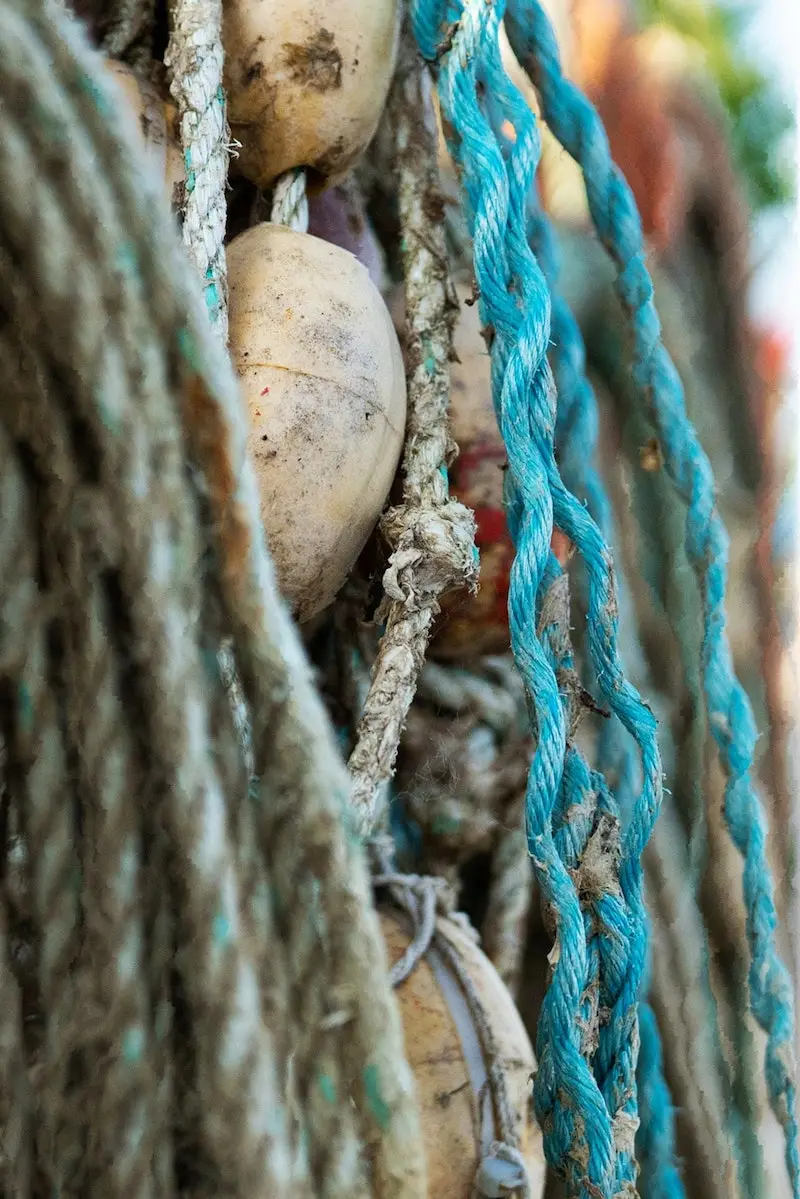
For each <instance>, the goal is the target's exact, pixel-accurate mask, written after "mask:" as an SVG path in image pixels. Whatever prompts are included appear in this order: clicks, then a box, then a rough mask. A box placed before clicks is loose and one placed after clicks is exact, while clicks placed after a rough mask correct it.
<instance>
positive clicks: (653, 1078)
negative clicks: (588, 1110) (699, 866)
mask: <svg viewBox="0 0 800 1199" xmlns="http://www.w3.org/2000/svg"><path fill="white" fill-rule="evenodd" d="M529 237H530V239H531V244H532V246H533V249H534V252H535V253H536V256H537V258H538V260H539V262H540V263H541V266H542V270H543V272H544V275H545V278H546V279H547V281H548V284H549V286H550V296H551V303H552V321H551V330H552V348H551V354H550V357H551V361H552V363H553V372H554V374H555V378H556V385H557V388H558V420H557V423H556V448H557V452H558V456H559V466H560V469H561V474H562V477H563V479H564V482H565V484H566V486H567V487H568V488H569V489H570V491H572V492H573V493H574V494H575V495H576V496H577V497H578V499H582V500H584V501H585V503H586V505H587V507H588V509H589V512H590V513H591V515H592V516H593V517H594V519H595V521H596V523H597V525H598V527H599V528H600V530H601V532H602V533H603V536H604V537H605V538H606V540H607V541H608V543H609V544H610V545H612V546H615V545H616V544H617V537H616V529H615V522H614V510H613V507H612V505H611V501H610V499H609V497H608V494H607V492H606V489H605V486H604V484H603V480H602V477H601V475H600V473H599V471H598V470H597V469H596V467H595V462H594V459H595V453H596V447H597V440H598V428H599V416H598V410H597V400H596V397H595V394H594V390H593V388H592V386H591V384H590V382H589V380H588V378H587V375H586V349H585V346H584V343H583V336H582V334H581V331H580V328H579V326H578V323H577V321H576V320H575V317H574V316H573V314H572V310H571V309H570V306H569V304H567V303H566V301H565V300H564V299H563V297H562V296H560V295H559V293H558V291H557V283H558V275H559V265H560V264H559V247H558V242H557V238H556V234H555V231H554V230H553V228H552V226H551V224H550V221H549V220H548V218H547V216H546V214H545V213H544V212H543V210H542V209H541V207H540V205H539V203H538V202H537V197H536V195H535V194H534V195H533V196H532V197H531V199H530V203H529ZM618 597H619V599H618V602H619V608H620V614H621V616H623V617H624V614H625V612H626V610H628V608H629V600H628V595H627V588H625V587H624V586H623V580H622V579H620V582H619V586H618ZM622 623H623V625H625V624H626V623H628V622H626V621H625V620H624V619H623V621H622ZM598 770H599V772H600V774H601V775H606V776H608V775H609V773H610V771H611V770H613V771H614V774H615V775H616V787H615V791H616V795H617V798H618V802H619V804H620V807H621V809H622V811H623V813H625V812H626V811H628V810H630V807H631V805H632V803H633V799H634V796H635V792H636V787H637V774H638V760H637V754H636V752H635V748H634V742H633V740H632V738H630V737H629V736H628V734H627V732H626V731H625V729H624V726H623V725H622V722H621V721H620V720H618V719H617V718H616V716H614V715H613V713H612V718H611V719H610V720H609V721H607V722H605V723H604V725H603V728H602V731H601V738H600V745H599V748H598ZM648 984H649V971H646V977H645V979H644V980H643V992H642V993H643V994H646V993H647V990H648ZM639 1039H640V1052H639V1062H638V1066H637V1083H638V1089H639V1118H640V1123H639V1132H638V1134H637V1140H636V1156H637V1160H638V1162H639V1166H640V1169H641V1171H642V1177H643V1178H644V1179H646V1180H647V1193H648V1195H651V1196H653V1199H684V1196H685V1190H684V1187H683V1182H682V1180H681V1177H680V1175H679V1173H678V1170H677V1168H676V1165H675V1117H674V1110H673V1106H672V1098H671V1096H670V1093H669V1088H668V1087H667V1084H666V1081H665V1079H664V1074H663V1053H662V1048H661V1037H660V1034H659V1031H658V1025H657V1023H656V1019H655V1015H654V1013H653V1010H652V1008H651V1007H650V1006H649V1004H648V1003H646V1002H644V1001H642V1002H640V1004H639Z"/></svg>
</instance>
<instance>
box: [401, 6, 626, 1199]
mask: <svg viewBox="0 0 800 1199" xmlns="http://www.w3.org/2000/svg"><path fill="white" fill-rule="evenodd" d="M502 9H503V3H502V0H500V3H497V4H494V5H491V6H490V5H488V4H486V3H485V0H465V2H464V4H463V5H462V6H460V7H459V8H458V9H456V15H457V17H458V21H457V24H455V26H454V28H453V29H452V32H451V34H450V35H449V36H448V37H447V38H446V41H445V30H446V28H447V27H448V25H449V22H448V20H447V16H448V13H447V11H446V4H444V3H436V0H415V2H414V3H413V4H412V20H413V25H414V32H415V36H416V38H417V42H418V44H419V46H420V48H421V50H422V53H423V55H424V56H425V57H426V58H427V59H428V60H429V61H432V60H436V59H437V58H438V57H439V55H440V53H441V66H440V72H439V79H438V85H439V96H440V101H441V106H442V112H443V115H444V117H445V119H446V121H447V122H448V124H449V126H450V128H451V130H452V137H451V152H452V154H453V157H454V160H455V161H456V163H457V164H458V166H459V167H460V169H461V171H462V177H463V184H464V188H465V192H466V208H467V217H468V222H469V225H470V227H471V229H470V231H471V233H472V236H473V246H474V265H475V275H476V278H477V282H478V286H479V288H480V293H481V300H480V304H481V313H482V318H483V319H484V321H485V323H486V324H489V325H491V327H492V329H493V330H494V335H495V336H494V344H493V347H492V384H493V396H494V400H495V406H496V410H497V416H498V424H499V427H500V431H501V434H502V436H503V440H504V442H505V445H506V449H507V453H508V460H509V472H508V473H509V475H510V476H511V480H512V490H513V491H514V492H515V493H516V498H515V500H514V502H513V504H512V514H513V519H512V523H513V527H514V533H515V536H516V551H517V552H516V556H515V559H514V563H513V565H512V569H511V579H510V590H509V625H510V632H511V643H512V648H513V651H514V656H515V659H516V661H517V664H518V667H519V669H520V672H521V674H522V677H523V679H524V680H525V684H526V688H527V690H528V694H529V696H530V699H531V703H532V705H533V706H534V707H535V723H536V728H537V733H538V737H537V745H536V750H535V753H534V756H533V761H532V763H531V769H530V775H529V781H528V787H527V794H526V826H527V837H528V847H529V852H530V854H531V857H532V859H533V864H534V869H535V871H536V875H537V879H538V882H539V886H540V888H541V892H542V896H543V899H544V901H545V903H546V904H547V905H548V906H549V907H550V909H551V910H552V912H553V913H554V916H555V920H556V935H557V945H558V952H557V955H556V958H555V961H554V963H553V974H552V980H551V984H550V987H549V988H548V993H547V995H546V997H545V1000H544V1003H543V1006H542V1014H541V1018H540V1026H539V1037H538V1051H539V1070H538V1073H537V1079H536V1084H535V1097H536V1101H537V1107H538V1109H539V1110H540V1111H544V1112H547V1111H554V1110H555V1119H554V1121H553V1123H554V1128H555V1135H556V1136H557V1137H558V1138H560V1140H561V1141H562V1148H563V1157H564V1160H558V1159H556V1160H554V1159H553V1157H552V1156H551V1161H553V1164H554V1165H556V1166H560V1167H561V1168H562V1170H563V1171H564V1173H565V1174H566V1176H567V1177H568V1178H569V1179H570V1181H571V1184H572V1186H573V1193H576V1194H579V1195H581V1196H586V1199H589V1196H590V1195H591V1193H592V1188H594V1193H595V1194H598V1193H599V1194H600V1195H602V1196H607V1195H610V1193H611V1191H610V1188H611V1185H612V1175H613V1146H612V1141H611V1135H610V1128H609V1120H608V1113H607V1111H606V1105H605V1103H604V1101H603V1097H602V1095H601V1094H600V1091H599V1088H598V1086H597V1083H596V1082H595V1079H594V1077H593V1075H592V1073H591V1071H590V1069H589V1067H588V1065H587V1063H586V1061H585V1059H584V1058H583V1056H582V1054H581V1038H580V1028H579V1024H578V1020H577V1016H579V1014H580V1010H581V1003H582V999H583V986H584V981H585V979H586V978H587V975H588V962H587V950H586V938H585V932H584V925H583V915H582V913H581V910H580V905H579V901H578V896H577V893H576V890H575V886H574V884H573V881H572V879H571V878H570V875H569V872H568V871H567V870H566V868H565V866H564V864H563V862H562V861H561V858H560V856H559V854H558V851H557V849H556V846H555V843H554V839H553V832H552V813H553V808H554V805H555V801H556V797H557V795H558V792H559V788H560V785H561V778H562V773H563V766H564V755H565V751H566V724H565V717H564V711H563V708H562V704H561V700H560V696H559V690H558V684H557V682H556V678H555V674H554V672H553V669H552V666H551V664H550V663H549V662H548V660H547V657H546V654H545V652H544V649H543V647H542V645H541V644H540V642H539V639H538V637H537V635H536V628H535V604H536V597H537V594H538V592H539V585H540V582H541V579H542V576H543V574H544V571H545V567H546V565H547V562H548V559H549V557H550V538H551V535H552V527H553V497H552V494H551V486H550V479H551V476H552V475H554V474H557V471H556V468H555V461H554V458H553V433H554V427H555V391H554V387H553V385H552V378H551V375H550V372H549V368H548V366H547V361H546V350H547V342H548V338H549V323H550V321H549V316H550V314H549V307H550V305H549V299H548V293H547V287H546V284H545V283H544V280H543V279H542V277H541V274H540V272H539V271H538V268H537V266H536V263H535V260H534V258H533V255H532V253H531V251H530V248H529V246H528V244H527V240H526V239H525V237H524V205H525V198H526V196H527V194H528V191H529V190H530V187H531V186H532V184H533V177H534V172H535V169H536V165H537V161H538V153H539V147H538V140H537V139H536V137H535V136H531V135H529V136H528V137H525V138H520V139H519V142H518V146H517V149H518V153H517V155H516V156H515V159H514V162H513V164H510V165H509V169H508V171H507V170H506V165H505V163H504V161H503V158H502V155H501V153H500V149H499V147H498V145H497V141H496V139H495V137H494V136H493V134H492V131H491V128H490V126H489V124H488V122H487V120H486V118H485V116H484V114H483V112H482V111H481V108H480V105H479V103H478V97H477V91H476V84H477V65H478V62H479V61H480V60H481V59H482V58H483V57H484V55H485V54H486V52H487V50H488V48H489V46H490V45H491V44H492V43H496V41H497V35H498V27H499V22H500V20H501V19H502ZM441 41H444V42H445V44H444V45H443V47H442V51H441V52H440V49H439V43H440V42H441ZM534 134H535V130H534ZM515 227H516V228H515ZM520 231H521V232H522V234H523V236H520ZM562 1096H563V1100H564V1105H563V1107H562V1104H561V1097H562ZM557 1101H558V1102H557ZM543 1123H544V1121H543ZM551 1152H552V1149H551Z"/></svg>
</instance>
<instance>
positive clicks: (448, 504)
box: [378, 499, 477, 620]
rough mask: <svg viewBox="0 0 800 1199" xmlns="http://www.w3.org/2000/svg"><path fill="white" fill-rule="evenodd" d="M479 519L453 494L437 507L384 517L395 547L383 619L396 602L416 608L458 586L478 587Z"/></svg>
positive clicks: (383, 529) (386, 582)
mask: <svg viewBox="0 0 800 1199" xmlns="http://www.w3.org/2000/svg"><path fill="white" fill-rule="evenodd" d="M474 530H475V520H474V517H473V515H472V513H471V512H470V511H469V509H467V508H465V507H464V505H463V504H460V503H459V502H458V501H457V500H453V499H448V500H446V501H445V503H443V504H439V505H437V506H436V507H423V506H416V505H414V506H408V507H405V508H391V509H390V510H389V511H388V512H387V513H386V514H385V516H384V517H383V519H382V520H381V532H382V533H383V535H384V537H385V538H386V540H387V541H388V542H389V544H390V545H391V546H392V554H391V557H390V559H389V565H388V567H387V569H386V571H385V573H384V576H383V587H384V591H385V593H386V594H385V598H384V601H383V607H382V608H381V609H379V614H378V620H380V619H382V616H383V615H384V613H385V611H386V607H387V606H388V604H389V603H390V602H392V601H394V602H396V603H398V604H402V605H403V607H405V608H407V609H408V608H412V607H413V606H414V605H415V604H419V603H431V602H433V603H436V605H437V610H438V603H437V601H438V597H439V596H440V595H442V594H443V593H444V592H445V591H449V590H452V589H454V588H458V589H467V590H472V591H474V590H475V588H476V586H477V563H476V552H475V543H474Z"/></svg>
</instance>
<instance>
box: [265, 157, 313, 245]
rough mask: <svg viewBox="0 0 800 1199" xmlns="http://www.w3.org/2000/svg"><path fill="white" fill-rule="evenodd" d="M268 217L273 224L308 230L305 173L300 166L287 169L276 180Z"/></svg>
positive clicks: (300, 231) (301, 231)
mask: <svg viewBox="0 0 800 1199" xmlns="http://www.w3.org/2000/svg"><path fill="white" fill-rule="evenodd" d="M269 219H270V220H271V221H272V222H273V224H275V225H286V226H287V228H289V229H295V230H296V231H297V232H298V233H307V232H308V195H307V194H306V173H305V171H304V170H303V169H302V167H299V168H297V169H295V170H292V171H287V172H286V174H285V175H281V177H280V178H279V179H278V180H277V181H276V183H275V187H274V189H273V192H272V207H271V209H270V216H269Z"/></svg>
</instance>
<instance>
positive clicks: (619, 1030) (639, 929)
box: [486, 49, 662, 1182]
mask: <svg viewBox="0 0 800 1199" xmlns="http://www.w3.org/2000/svg"><path fill="white" fill-rule="evenodd" d="M486 78H487V83H488V87H489V94H490V96H491V97H492V99H493V101H494V103H495V105H499V106H500V107H501V108H504V109H505V110H506V111H507V113H508V115H509V116H510V119H511V121H512V123H513V125H514V128H515V131H516V138H515V141H514V143H513V145H512V146H511V147H510V149H509V155H508V158H509V168H510V169H511V170H512V171H513V169H514V164H515V160H516V159H517V157H518V155H520V154H521V153H524V144H525V140H526V136H530V134H528V130H531V129H533V127H534V122H533V117H532V114H531V112H530V110H529V108H528V106H527V104H526V103H525V101H524V99H523V98H522V97H521V96H519V95H518V94H517V95H515V93H514V92H513V91H512V89H511V88H510V87H508V86H507V85H506V82H505V71H504V68H503V64H502V60H501V57H500V53H499V49H496V50H493V51H492V52H491V53H490V54H489V57H488V60H487V63H486ZM532 193H533V188H532V187H531V188H529V189H528V192H527V193H526V194H525V195H524V196H523V206H522V208H521V209H518V210H517V212H516V213H515V218H516V219H514V220H512V221H511V222H510V225H509V229H510V230H511V231H513V233H514V235H515V236H516V237H519V238H522V237H526V235H527V219H528V207H529V204H530V196H531V195H532ZM548 474H549V480H550V487H551V492H552V496H553V505H554V518H555V521H556V523H557V526H558V527H559V528H561V529H563V531H564V532H565V533H566V534H567V535H568V536H569V537H570V539H571V540H572V541H573V542H574V544H575V545H576V546H577V548H578V550H579V552H580V554H581V557H582V559H583V562H584V564H585V567H586V571H587V575H588V583H589V613H588V646H589V654H590V659H591V662H592V666H593V668H594V672H595V675H596V677H597V681H598V684H599V686H600V690H601V693H602V694H603V696H604V697H605V699H606V700H607V702H608V703H609V706H610V707H611V709H612V711H613V712H614V714H615V715H616V716H617V717H618V718H619V719H620V720H621V721H622V723H623V724H624V726H625V727H626V728H627V729H628V731H629V732H630V733H631V734H632V735H633V736H634V738H635V739H636V742H637V744H638V745H639V748H640V752H641V756H642V766H643V786H642V790H641V793H640V795H639V797H638V799H637V800H636V802H635V803H634V805H633V810H632V813H631V823H630V830H629V836H631V837H634V838H635V839H636V850H635V856H634V857H633V859H632V860H630V859H629V861H628V863H627V864H626V866H625V868H623V871H622V875H621V882H622V886H623V890H624V892H625V898H626V901H627V904H628V906H629V908H630V910H631V919H632V922H633V928H632V933H633V937H632V941H631V946H630V957H629V972H628V978H627V979H626V982H625V986H624V988H623V992H622V994H621V996H620V998H619V999H618V1001H617V1003H616V1004H615V1013H614V1018H612V1020H611V1021H609V1023H608V1025H607V1026H606V1031H607V1033H608V1037H607V1038H606V1040H610V1041H611V1042H612V1043H613V1044H614V1045H615V1049H614V1051H613V1053H612V1055H611V1057H610V1058H608V1061H607V1064H608V1065H609V1066H610V1063H611V1061H612V1060H614V1059H616V1060H617V1062H621V1063H623V1065H622V1066H621V1073H619V1074H617V1071H616V1070H613V1071H612V1074H614V1075H615V1076H617V1084H616V1087H617V1098H616V1099H611V1096H608V1098H609V1099H610V1101H611V1109H610V1110H611V1114H612V1118H613V1119H616V1118H617V1113H621V1111H622V1108H623V1106H624V1107H625V1108H626V1109H627V1118H628V1119H631V1120H634V1121H635V1119H636V1093H635V1067H636V1057H637V1052H638V1032H637V1029H636V1004H637V1000H638V995H639V990H640V987H641V979H642V974H643V971H644V966H645V961H646V952H647V949H646V946H647V922H646V912H645V908H644V899H643V894H642V870H641V864H640V861H639V857H640V854H641V851H642V849H643V848H644V845H645V844H646V843H647V840H648V839H649V836H650V833H651V832H652V828H653V825H654V823H655V820H656V817H657V814H658V810H659V807H660V804H661V790H662V780H661V760H660V755H659V751H658V744H657V740H656V722H655V720H654V718H653V716H652V713H651V712H650V710H649V709H648V708H647V707H646V705H645V704H644V703H643V702H642V700H641V699H640V697H639V695H638V693H637V692H636V690H635V688H634V687H633V686H632V685H631V684H630V682H628V680H627V679H626V678H625V675H624V673H623V671H622V666H621V662H620V658H619V651H618V624H619V620H618V609H617V600H616V585H615V577H614V572H613V563H612V559H611V555H610V552H609V550H608V548H607V546H606V545H605V542H604V540H603V537H602V535H601V533H600V531H599V529H598V528H597V526H596V525H595V524H594V522H593V520H592V519H591V516H590V515H589V514H588V513H587V512H586V510H585V509H584V508H583V506H582V505H581V504H580V503H578V501H577V500H576V499H575V497H574V496H573V495H572V494H571V493H570V492H569V491H568V490H567V489H566V488H565V486H564V484H563V482H562V480H561V478H560V476H559V473H558V469H557V468H556V466H555V461H554V460H553V461H551V463H550V464H549V471H548ZM604 1057H605V1054H604V1053H603V1052H602V1050H601V1060H602V1059H603V1058H604ZM623 1097H624V1103H623ZM627 1139H628V1140H629V1139H630V1138H627ZM617 1171H618V1175H619V1177H618V1181H619V1182H623V1181H629V1182H632V1181H633V1178H634V1177H635V1163H634V1160H633V1153H632V1146H631V1152H630V1153H624V1154H620V1155H619V1157H618V1162H617Z"/></svg>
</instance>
